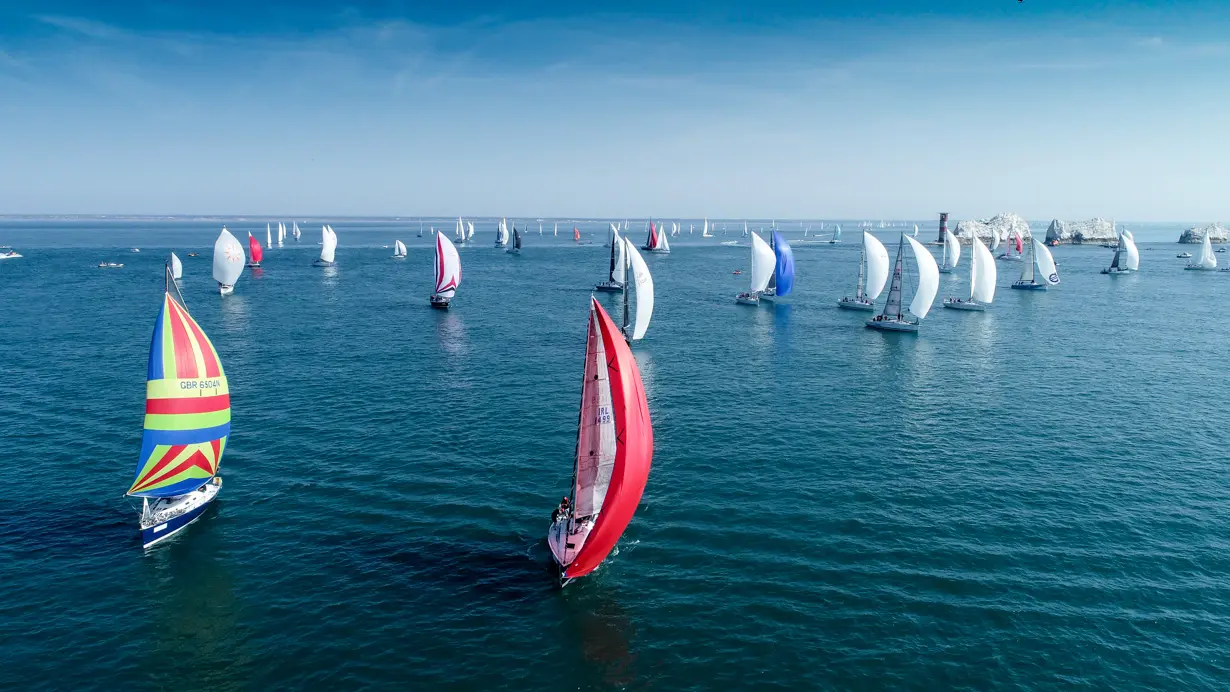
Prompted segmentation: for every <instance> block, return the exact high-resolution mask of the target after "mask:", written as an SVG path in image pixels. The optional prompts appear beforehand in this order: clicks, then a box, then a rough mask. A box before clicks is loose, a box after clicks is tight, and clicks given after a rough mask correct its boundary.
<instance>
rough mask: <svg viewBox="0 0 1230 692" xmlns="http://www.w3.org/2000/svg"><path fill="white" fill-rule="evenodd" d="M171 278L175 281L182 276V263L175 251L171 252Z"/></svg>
mask: <svg viewBox="0 0 1230 692" xmlns="http://www.w3.org/2000/svg"><path fill="white" fill-rule="evenodd" d="M171 278H172V279H175V280H176V281H178V280H180V279H182V278H184V263H183V262H180V261H179V258H178V257H176V256H175V253H174V252H172V253H171Z"/></svg>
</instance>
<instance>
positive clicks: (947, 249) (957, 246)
mask: <svg viewBox="0 0 1230 692" xmlns="http://www.w3.org/2000/svg"><path fill="white" fill-rule="evenodd" d="M960 262H961V242H960V241H958V240H957V236H955V235H953V234H952V231H950V230H948V229H947V228H945V229H944V268H945V269H956V268H957V264H959V263H960Z"/></svg>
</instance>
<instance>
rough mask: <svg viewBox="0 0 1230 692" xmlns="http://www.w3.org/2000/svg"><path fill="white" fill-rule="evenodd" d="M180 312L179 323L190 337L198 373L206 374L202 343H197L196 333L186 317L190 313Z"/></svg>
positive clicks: (189, 341) (189, 340)
mask: <svg viewBox="0 0 1230 692" xmlns="http://www.w3.org/2000/svg"><path fill="white" fill-rule="evenodd" d="M179 312H180V319H179V323H180V325H182V326H183V329H184V333H185V334H186V335H187V337H188V343H189V344H190V345H191V346H192V358H193V359H194V360H195V361H196V371H197V373H199V374H201V375H204V374H205V357H204V356H202V355H201V345H200V344H198V343H197V340H196V333H195V332H193V330H192V327H190V326H189V325H188V320H186V319H184V318H185V317H187V315H188V313H187V311H179ZM198 329H199V327H198ZM177 374H178V373H177Z"/></svg>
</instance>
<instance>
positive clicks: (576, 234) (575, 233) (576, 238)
mask: <svg viewBox="0 0 1230 692" xmlns="http://www.w3.org/2000/svg"><path fill="white" fill-rule="evenodd" d="M572 241H573V242H574V243H579V242H581V231H580V229H578V228H577V227H576V226H573V227H572Z"/></svg>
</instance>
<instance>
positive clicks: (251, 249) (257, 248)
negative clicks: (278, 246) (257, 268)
mask: <svg viewBox="0 0 1230 692" xmlns="http://www.w3.org/2000/svg"><path fill="white" fill-rule="evenodd" d="M248 257H251V258H252V261H253V262H260V261H261V260H262V259H264V258H265V252H264V251H263V250H261V241H259V240H257V239H256V236H254V235H252V232H251V231H249V232H248Z"/></svg>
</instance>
